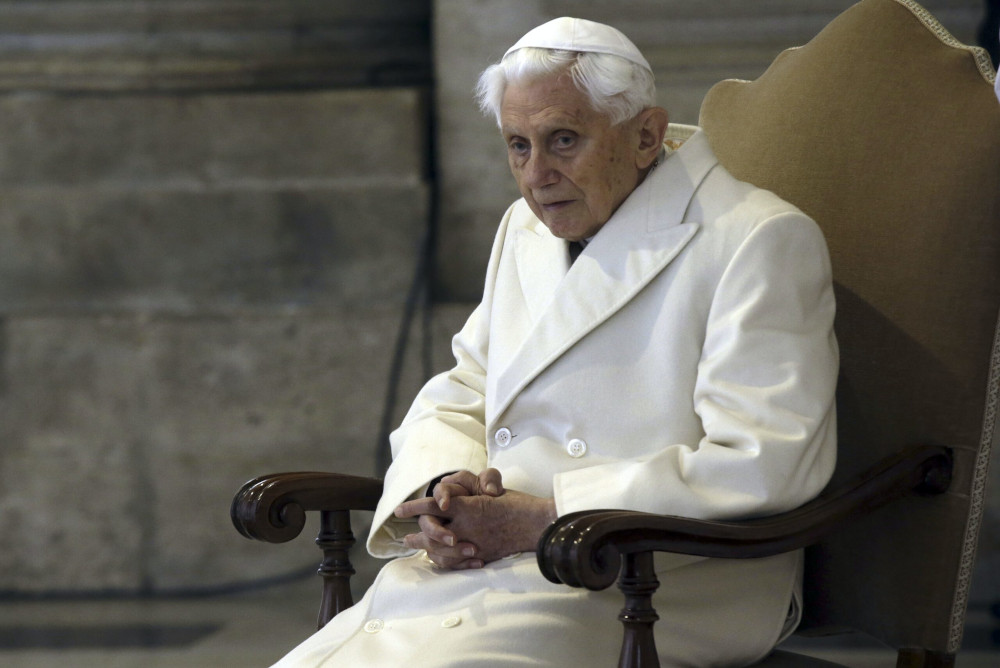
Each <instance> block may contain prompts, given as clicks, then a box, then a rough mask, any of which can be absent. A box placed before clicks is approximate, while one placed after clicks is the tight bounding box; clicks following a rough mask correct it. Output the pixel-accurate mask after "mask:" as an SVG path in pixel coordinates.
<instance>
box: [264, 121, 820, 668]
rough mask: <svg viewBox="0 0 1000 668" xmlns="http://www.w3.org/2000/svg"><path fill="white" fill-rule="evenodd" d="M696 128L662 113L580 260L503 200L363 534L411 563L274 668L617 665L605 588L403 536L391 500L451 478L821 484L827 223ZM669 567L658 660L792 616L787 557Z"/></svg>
mask: <svg viewBox="0 0 1000 668" xmlns="http://www.w3.org/2000/svg"><path fill="white" fill-rule="evenodd" d="M693 131H694V129H693V128H683V127H682V128H677V127H676V126H671V133H670V134H671V135H674V136H678V135H680V136H682V138H683V139H686V140H685V141H684V142H683V145H682V146H681V147H680V148H678V149H677V150H676V151H670V150H666V151H665V155H664V157H663V158H662V159H661V164H660V165H659V166H658V167H656V168H655V169H654V170H653V171H652V172H651V173H650V174H649V175H648V176H647V178H646V179H645V181H644V182H643V183H642V184H641V185H640V186H639V187H638V188H637V189H636V190H635V191H633V192H632V193H631V195H630V196H629V197H628V198H627V199H626V200H625V202H624V203H623V204H622V205H621V206H620V207H619V209H618V210H617V211H616V212H615V213H614V215H613V216H612V217H611V219H610V220H609V221H608V222H607V223H606V224H605V225H604V227H603V228H602V229H601V230H600V232H599V233H598V234H597V235H596V236H595V237H594V238H593V239H592V240H591V242H590V243H589V244H588V245H587V247H586V249H585V250H584V252H583V254H582V255H580V257H579V258H578V259H577V260H576V261H575V262H574V263H572V265H571V264H570V261H569V257H568V253H567V246H566V242H565V241H563V240H561V239H558V238H556V237H553V236H552V235H551V234H550V233H549V232H548V230H547V228H546V227H545V226H544V225H543V224H542V223H541V222H540V221H539V220H538V219H537V218H536V217H535V216H534V215H533V214H532V213H531V211H530V210H529V208H528V206H527V205H526V204H525V202H524V201H523V200H520V201H518V202H516V203H514V204H513V205H512V206H511V207H510V209H509V210H508V211H507V213H506V215H505V216H504V218H503V221H502V222H501V225H500V229H499V232H498V234H497V237H496V241H495V244H494V247H493V251H492V256H491V259H490V264H489V268H488V271H487V279H486V287H485V291H484V295H483V300H482V303H481V304H480V305H479V306H478V308H477V309H476V310H475V312H474V313H473V314H472V316H471V317H470V319H469V320H468V322H467V323H466V325H465V327H464V328H463V329H462V331H461V332H459V334H458V335H456V337H455V339H454V342H453V348H454V352H455V356H456V365H455V367H454V368H453V369H452V370H451V371H449V372H447V373H444V374H441V375H439V376H437V377H435V378H433V379H431V380H430V381H429V382H428V383H427V385H426V386H425V387H424V389H423V390H422V391H421V393H420V394H419V395H418V396H417V398H416V401H415V402H414V404H413V406H412V408H411V409H410V412H409V414H408V415H407V417H406V419H405V420H404V422H403V425H402V426H401V427H400V428H399V429H398V430H397V431H396V432H395V433H394V434H393V435H392V448H393V456H394V460H393V463H392V466H391V467H390V469H389V471H388V474H387V476H386V480H385V490H384V495H383V497H382V501H381V503H380V504H379V507H378V510H377V511H376V513H375V517H374V524H373V528H372V532H371V535H370V537H369V540H368V548H369V550H370V551H371V552H372V553H373V554H374V555H376V556H383V557H407V558H402V559H397V560H395V561H393V562H390V563H389V564H388V565H387V566H386V568H384V569H383V570H382V572H381V573H380V575H379V576H378V578H377V579H376V582H375V584H374V585H373V587H372V588H371V590H369V592H368V594H367V595H366V596H365V598H364V599H363V600H362V601H360V602H359V603H358V604H357V605H356V606H355V607H354V608H352V609H351V610H349V611H347V612H345V613H342V614H341V615H340V616H338V617H337V618H335V620H334V621H333V622H331V624H330V625H329V626H328V627H327V628H326V629H324V630H322V631H320V632H318V633H317V634H316V635H315V636H314V637H313V638H311V639H310V640H308V641H307V642H306V643H304V644H303V645H301V646H300V647H299V648H297V649H296V650H295V651H294V652H292V654H290V655H289V656H288V657H286V659H285V662H287V663H281V664H279V665H282V666H286V665H331V666H340V665H343V666H362V665H363V666H401V665H404V664H405V665H417V666H520V665H545V666H611V665H615V662H616V661H617V656H618V651H619V646H620V642H621V628H620V625H619V623H618V622H617V613H618V611H619V610H620V608H621V606H622V597H621V594H620V592H618V591H617V589H616V588H614V587H612V588H611V589H609V590H607V591H604V592H587V591H584V590H578V589H572V588H569V587H565V586H560V585H554V584H551V583H549V582H548V581H546V580H545V579H544V578H543V577H542V576H541V574H540V573H539V571H538V567H537V564H536V562H535V556H534V554H526V555H521V556H518V557H514V558H510V559H504V560H500V561H498V562H494V563H491V564H487V565H486V567H485V568H483V569H481V570H474V571H461V572H451V571H443V570H439V569H437V568H436V567H435V566H434V565H433V564H431V563H430V562H429V561H428V560H427V559H426V558H425V557H424V556H423V555H422V553H418V554H416V555H411V553H412V550H408V549H407V548H405V547H404V546H403V545H402V543H401V539H402V536H404V535H405V534H407V533H411V532H413V531H415V530H416V527H415V524H414V523H413V521H412V520H407V521H403V520H399V519H397V518H395V517H394V516H393V514H392V511H393V509H394V508H395V507H396V506H397V505H398V504H399V503H401V502H402V501H404V500H406V499H407V498H410V497H412V496H413V495H414V494H423V493H424V490H425V488H426V486H427V483H428V481H429V480H431V479H433V478H434V477H436V476H438V475H440V474H442V473H445V472H449V471H454V470H458V469H468V470H471V471H473V472H477V473H478V472H479V471H481V470H482V469H484V468H486V467H488V466H492V467H495V468H497V469H499V470H500V472H501V474H502V476H503V482H504V486H505V487H506V488H508V489H516V490H520V491H523V492H527V493H530V494H535V495H539V496H546V497H554V498H555V502H556V507H557V510H558V512H559V514H560V515H562V514H565V513H569V512H573V511H577V510H584V509H595V508H623V509H633V510H642V511H649V512H655V513H667V514H673V515H682V516H688V517H695V518H710V519H720V518H745V517H751V516H760V515H767V514H771V513H776V512H781V511H784V510H788V509H791V508H794V507H796V506H798V505H800V504H802V503H803V502H805V501H807V500H809V499H810V498H812V497H813V496H815V495H816V494H817V493H818V492H819V491H820V490H821V489H822V487H823V486H824V485H825V484H826V482H827V481H828V479H829V477H830V475H831V473H832V471H833V467H834V460H835V432H836V425H835V413H834V388H835V384H836V377H837V347H836V342H835V340H834V336H833V315H834V299H833V291H832V284H831V275H830V265H829V260H828V256H827V251H826V246H825V243H824V240H823V237H822V234H821V233H820V231H819V229H818V228H817V226H816V225H815V223H813V221H811V220H810V219H809V218H808V217H807V216H805V215H804V214H803V213H801V212H800V211H799V210H797V209H796V208H795V207H793V206H791V205H790V204H788V203H786V202H784V201H782V200H781V199H779V198H778V197H776V196H775V195H773V194H771V193H768V192H766V191H763V190H760V189H757V188H754V187H753V186H750V185H747V184H744V183H741V182H738V181H736V180H735V179H734V178H732V177H731V176H730V175H729V174H728V173H727V172H726V171H725V169H723V168H722V167H721V166H720V165H719V164H718V162H717V160H716V158H715V156H714V154H713V153H712V151H711V149H710V148H709V145H708V141H707V139H706V138H705V136H704V135H703V134H702V133H701V132H700V131H699V132H694V134H693V135H691V133H692V132H693ZM688 135H691V136H688ZM407 555H411V556H407ZM657 559H658V560H657V570H658V578H659V580H660V582H661V585H660V588H659V590H658V592H657V595H656V597H655V605H656V608H657V611H658V613H659V615H660V621H659V622H657V624H656V625H655V627H654V628H655V630H656V633H657V647H658V649H659V651H660V654H661V657H662V658H661V661H662V664H663V665H664V666H697V667H698V668H705V667H706V666H716V665H719V666H723V665H725V666H736V665H745V664H747V663H749V662H751V661H754V660H756V659H757V658H759V657H761V656H763V655H764V654H766V653H767V652H768V651H769V650H770V648H771V647H772V646H773V645H774V644H775V643H776V642H777V641H778V640H779V639H780V638H781V637H783V635H785V634H786V633H787V632H788V631H789V627H790V626H791V624H790V622H794V621H797V618H796V615H797V605H796V604H793V601H794V603H797V600H798V596H799V593H798V587H799V579H800V568H801V566H800V561H801V555H800V554H798V553H792V554H788V555H781V556H778V557H772V558H767V559H761V560H748V561H728V560H715V559H699V558H693V557H682V556H678V555H660V556H658V557H657ZM790 607H791V610H792V613H791V617H792V618H791V619H789V610H790Z"/></svg>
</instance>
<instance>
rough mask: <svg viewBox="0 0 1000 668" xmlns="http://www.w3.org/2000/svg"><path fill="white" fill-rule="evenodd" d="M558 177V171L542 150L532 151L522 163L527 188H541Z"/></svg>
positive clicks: (550, 183)
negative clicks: (523, 163)
mask: <svg viewBox="0 0 1000 668" xmlns="http://www.w3.org/2000/svg"><path fill="white" fill-rule="evenodd" d="M558 179H559V172H558V171H556V169H555V167H554V166H553V165H552V161H551V159H550V158H549V156H547V155H546V154H545V152H544V151H532V152H531V155H530V156H529V157H528V160H527V162H526V163H525V165H524V180H525V184H526V185H527V186H528V187H529V188H543V187H545V186H549V185H552V184H553V183H555V182H556V181H557V180H558Z"/></svg>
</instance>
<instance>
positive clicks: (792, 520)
mask: <svg viewBox="0 0 1000 668" xmlns="http://www.w3.org/2000/svg"><path fill="white" fill-rule="evenodd" d="M951 470H952V456H951V451H950V450H948V449H947V448H941V447H926V446H921V447H914V448H910V449H907V450H905V451H903V452H901V453H899V454H897V455H894V456H892V457H888V458H886V459H884V460H883V461H881V462H880V463H878V464H876V465H875V466H874V467H872V468H871V469H869V470H868V471H866V472H864V473H862V474H861V475H859V476H856V477H855V478H854V479H853V480H851V481H850V482H848V483H847V484H845V485H844V486H842V487H840V488H838V489H836V490H834V491H832V492H829V493H824V494H822V495H820V496H819V497H818V498H816V499H815V500H813V501H811V502H810V503H807V504H806V505H804V506H802V507H800V508H797V509H795V510H792V511H790V512H787V513H782V514H780V515H774V516H771V517H764V518H760V519H753V520H745V521H740V522H709V521H700V520H693V519H687V518H683V517H673V516H669V515H654V514H650V513H638V512H631V511H622V510H595V511H582V512H578V513H571V514H569V515H565V516H563V517H560V518H559V519H557V520H556V521H555V522H554V523H552V524H551V525H550V526H549V528H548V529H546V531H545V532H544V533H543V534H542V536H541V538H540V539H539V541H538V550H537V557H538V566H539V568H540V569H541V571H542V574H544V575H545V577H546V578H548V579H549V580H550V581H552V582H555V583H557V584H559V583H563V584H567V585H570V586H572V587H585V588H587V589H592V590H598V589H605V588H606V587H609V586H610V585H611V584H612V583H613V582H614V581H615V580H616V579H617V580H618V587H619V589H621V591H622V593H623V594H624V595H625V606H624V608H623V609H622V611H621V614H620V615H619V616H618V619H619V621H621V623H622V625H623V627H624V635H623V638H622V650H621V656H620V659H619V664H618V665H619V667H620V668H634V667H642V668H647V667H652V666H658V665H659V660H658V658H657V651H656V645H655V642H654V639H653V631H652V627H653V624H654V623H655V622H656V620H657V618H658V617H657V614H656V610H655V609H654V608H653V604H652V597H653V594H654V593H655V592H656V589H657V587H658V586H659V582H658V581H657V579H656V574H655V573H654V570H653V552H657V551H662V552H676V553H681V554H691V555H698V556H704V557H719V558H727V559H748V558H754V557H767V556H772V555H775V554H780V553H783V552H789V551H791V550H796V549H799V548H802V547H807V546H809V545H812V544H814V543H817V542H819V541H820V540H821V539H822V538H823V537H824V536H826V535H827V534H829V533H831V532H833V531H835V530H836V529H837V528H839V527H841V526H843V525H844V524H846V523H847V522H848V521H850V520H852V519H855V518H857V517H858V515H859V514H863V513H868V512H871V511H872V510H874V509H876V508H878V507H880V506H882V505H885V504H886V503H888V502H890V501H892V500H893V499H896V498H899V497H901V496H904V495H906V494H909V493H912V492H916V493H919V494H940V493H942V492H944V491H946V490H947V489H948V486H949V484H950V483H951Z"/></svg>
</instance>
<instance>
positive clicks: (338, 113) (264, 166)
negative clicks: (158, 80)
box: [0, 88, 427, 188]
mask: <svg viewBox="0 0 1000 668" xmlns="http://www.w3.org/2000/svg"><path fill="white" fill-rule="evenodd" d="M425 118H426V114H425V110H424V102H423V94H422V93H421V92H420V91H419V90H417V89H413V88H397V89H377V90H341V91H311V92H298V93H244V94H201V95H191V96H159V95H119V96H63V95H23V94H9V95H0V187H9V186H14V185H30V186H32V187H36V186H39V185H46V184H48V185H76V186H91V187H92V186H109V187H116V188H125V187H142V186H144V185H146V184H150V183H155V184H157V185H158V186H160V187H164V186H170V187H179V188H181V187H183V188H198V187H205V186H209V185H235V184H239V183H241V182H244V181H250V182H257V181H267V180H274V179H277V180H286V181H289V180H296V179H298V180H303V181H305V182H307V183H308V181H309V180H311V179H319V180H322V181H327V180H334V179H336V180H345V181H348V182H351V181H358V180H362V181H364V180H370V179H376V180H388V181H397V180H398V181H403V182H405V183H410V184H413V183H417V182H419V181H421V180H423V178H424V175H425V174H424V173H425V163H426V157H425V155H426V141H425V140H426V134H427V131H426V123H425V121H424V119H425Z"/></svg>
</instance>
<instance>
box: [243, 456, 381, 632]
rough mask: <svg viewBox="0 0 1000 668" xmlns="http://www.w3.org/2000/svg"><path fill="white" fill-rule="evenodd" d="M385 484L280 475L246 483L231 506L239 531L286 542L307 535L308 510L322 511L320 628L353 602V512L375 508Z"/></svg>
mask: <svg viewBox="0 0 1000 668" xmlns="http://www.w3.org/2000/svg"><path fill="white" fill-rule="evenodd" d="M380 496H382V481H381V480H377V479H374V478H361V477H358V476H349V475H341V474H337V473H277V474H272V475H266V476H263V477H260V478H257V479H255V480H251V481H250V482H248V483H247V484H245V485H243V487H242V488H241V489H240V491H239V492H237V493H236V496H235V497H233V503H232V506H231V507H230V513H229V514H230V516H231V517H232V520H233V524H234V525H235V526H236V530H237V531H239V532H240V533H241V534H243V535H244V536H246V537H247V538H253V539H256V540H262V541H266V542H268V543H284V542H286V541H289V540H291V539H293V538H295V537H296V536H298V535H299V534H300V533H301V532H302V528H303V527H304V526H305V523H306V511H310V510H318V511H319V513H320V532H319V536H317V538H316V544H317V545H318V546H319V547H320V549H321V550H322V551H323V561H322V563H321V564H320V566H319V571H318V573H319V575H320V576H321V577H322V578H323V598H322V601H321V602H320V611H319V619H318V622H317V626H318V627H319V628H323V626H325V625H326V623H327V622H328V621H330V619H332V618H333V617H334V616H335V615H336V614H337V613H339V612H341V611H343V610H345V609H347V608H349V607H350V606H351V605H353V604H354V599H353V597H352V595H351V587H350V580H351V576H352V575H354V567H353V566H352V565H351V561H350V558H349V551H350V549H351V547H352V546H353V545H354V542H355V540H354V534H353V533H352V532H351V517H350V511H351V510H375V507H376V505H377V504H378V500H379V497H380Z"/></svg>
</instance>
